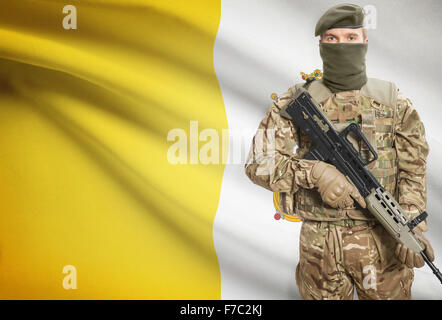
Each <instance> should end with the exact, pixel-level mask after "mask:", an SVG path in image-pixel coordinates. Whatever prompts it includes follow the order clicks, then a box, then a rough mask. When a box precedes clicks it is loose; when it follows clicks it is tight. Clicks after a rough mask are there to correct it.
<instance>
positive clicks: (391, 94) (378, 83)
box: [360, 78, 398, 107]
mask: <svg viewBox="0 0 442 320" xmlns="http://www.w3.org/2000/svg"><path fill="white" fill-rule="evenodd" d="M360 92H361V94H362V95H364V96H366V97H369V98H372V99H373V100H375V101H376V102H378V103H380V104H384V105H387V106H390V107H395V106H396V105H397V99H398V89H397V87H396V84H395V83H393V82H390V81H385V80H381V79H376V78H368V79H367V83H366V84H365V85H364V86H363V87H362V88H361V91H360Z"/></svg>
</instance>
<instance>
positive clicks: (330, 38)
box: [327, 36, 335, 41]
mask: <svg viewBox="0 0 442 320" xmlns="http://www.w3.org/2000/svg"><path fill="white" fill-rule="evenodd" d="M327 40H328V41H333V40H335V37H333V36H330V37H328V38H327Z"/></svg>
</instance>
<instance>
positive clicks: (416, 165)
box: [395, 92, 429, 218]
mask: <svg viewBox="0 0 442 320" xmlns="http://www.w3.org/2000/svg"><path fill="white" fill-rule="evenodd" d="M397 117H398V118H397V120H398V121H397V122H396V136H395V148H396V151H397V156H398V180H397V181H398V182H397V187H398V189H397V193H398V194H397V198H398V201H399V204H400V205H401V207H402V208H403V209H404V211H405V213H406V214H407V215H408V216H409V218H414V217H416V216H417V215H418V214H419V213H420V212H423V211H424V210H425V208H426V203H427V187H426V159H427V156H428V152H429V147H428V144H427V140H426V138H425V128H424V125H423V123H422V122H421V120H420V118H419V115H418V113H417V111H416V110H415V109H414V108H413V105H412V103H411V101H410V100H409V99H407V98H406V97H404V96H403V95H402V94H401V93H400V92H399V94H398V110H397Z"/></svg>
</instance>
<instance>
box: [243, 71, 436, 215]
mask: <svg viewBox="0 0 442 320" xmlns="http://www.w3.org/2000/svg"><path fill="white" fill-rule="evenodd" d="M374 80H376V79H373V81H374ZM377 81H381V80H377ZM315 82H316V81H315ZM318 82H319V81H318ZM383 83H384V82H382V83H381V84H383ZM385 83H387V82H385ZM388 84H390V83H388ZM299 86H300V85H296V86H294V87H291V88H290V89H289V90H288V91H287V92H286V93H284V94H282V95H281V96H280V97H278V99H277V100H275V101H274V102H273V103H272V105H271V106H270V108H269V110H268V111H267V113H266V115H265V117H264V119H263V120H262V121H261V123H260V124H259V127H258V131H257V133H256V134H255V136H254V138H253V141H252V145H251V149H250V152H249V156H248V159H247V163H246V165H245V171H246V174H247V176H248V177H249V178H250V179H251V180H252V181H253V182H254V183H256V184H258V185H260V186H262V187H264V188H266V189H268V190H270V191H273V192H279V193H280V197H279V199H280V204H279V205H280V207H281V208H283V210H284V211H285V212H286V213H288V214H297V215H299V216H301V217H302V218H304V219H307V220H317V221H333V220H342V219H349V218H351V219H361V220H370V219H374V218H373V217H372V216H371V214H370V213H369V212H368V210H366V209H362V208H356V207H355V206H353V207H348V208H345V209H343V210H337V209H333V208H331V207H328V206H327V205H325V204H323V203H322V201H321V199H320V196H319V193H318V192H317V190H316V188H314V185H313V183H312V181H311V178H310V172H311V169H312V167H313V165H314V164H315V163H316V161H313V160H305V159H303V157H304V155H305V154H306V153H307V152H308V151H309V149H310V147H311V141H310V139H309V138H308V137H307V136H306V135H305V133H304V132H303V131H302V130H300V129H299V128H298V127H297V126H296V125H295V124H294V123H293V122H292V121H291V120H289V119H287V118H285V117H283V116H282V115H281V114H280V111H281V109H282V108H284V107H285V106H286V105H287V104H288V103H289V102H290V101H291V99H292V97H293V96H294V94H295V92H296V90H297V88H298V87H299ZM363 88H364V87H363ZM363 88H361V90H351V91H346V92H338V93H335V94H330V95H329V96H328V97H325V99H323V100H322V99H321V100H318V99H316V100H317V101H318V102H320V105H321V107H322V109H323V111H324V112H325V114H326V115H327V117H328V118H329V119H330V121H331V122H332V123H333V124H334V125H335V127H336V129H337V130H338V131H340V130H342V129H343V128H344V127H345V126H347V125H348V123H349V122H357V123H359V124H361V128H362V131H363V133H364V135H365V136H366V137H367V138H368V139H369V141H370V143H371V145H372V146H374V147H375V149H376V151H377V153H378V156H379V158H378V160H377V161H375V162H374V163H373V164H372V165H370V166H369V168H370V169H371V171H372V173H373V175H374V176H375V177H376V178H377V179H378V180H379V182H380V183H381V185H383V186H384V188H386V189H387V190H388V191H389V192H390V193H392V194H394V195H395V197H396V199H397V200H398V202H399V204H400V205H401V206H402V208H403V209H404V211H405V212H406V214H407V215H408V216H409V217H410V218H413V217H415V216H417V215H418V213H419V211H420V212H422V211H423V210H425V207H426V176H425V170H426V158H427V155H428V152H429V149H428V144H427V142H426V139H425V129H424V126H423V124H422V122H421V121H420V118H419V115H418V113H417V112H416V110H415V109H414V108H413V106H412V103H411V101H410V100H409V99H407V98H406V97H405V96H404V95H403V94H402V93H400V92H398V90H397V89H396V87H395V86H394V91H393V92H394V95H395V97H394V99H393V100H392V101H394V102H391V103H389V102H385V101H383V99H377V98H376V94H375V95H374V96H373V95H372V94H366V92H367V91H364V90H363ZM353 144H354V146H355V148H357V149H359V151H360V152H361V155H362V156H363V157H364V156H368V152H367V150H365V148H364V147H365V146H364V145H361V144H359V143H358V142H357V141H353Z"/></svg>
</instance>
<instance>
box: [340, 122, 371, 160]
mask: <svg viewBox="0 0 442 320" xmlns="http://www.w3.org/2000/svg"><path fill="white" fill-rule="evenodd" d="M350 132H353V133H354V134H356V135H357V136H358V137H359V138H361V139H362V140H363V141H364V143H365V145H366V146H367V148H368V150H369V151H370V153H371V154H372V155H373V159H371V160H370V161H368V162H367V163H365V165H366V166H367V165H369V164H370V163H372V162H374V161H376V160H377V159H378V154H377V152H376V151H375V150H374V148H373V146H372V145H371V144H370V142H368V139H367V138H366V137H365V135H364V134H363V133H362V131H361V128H360V127H359V125H358V124H357V123H350V124H349V125H348V126H347V127H346V128H345V129H344V130H343V131H342V132H341V133H340V134H339V135H340V136H342V137H343V138H345V139H347V136H348V134H349V133H350ZM347 141H348V142H349V143H350V141H349V140H348V139H347Z"/></svg>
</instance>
